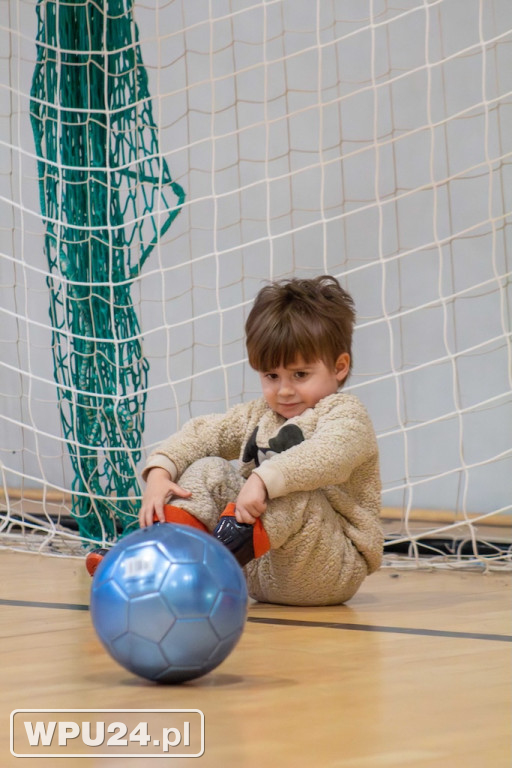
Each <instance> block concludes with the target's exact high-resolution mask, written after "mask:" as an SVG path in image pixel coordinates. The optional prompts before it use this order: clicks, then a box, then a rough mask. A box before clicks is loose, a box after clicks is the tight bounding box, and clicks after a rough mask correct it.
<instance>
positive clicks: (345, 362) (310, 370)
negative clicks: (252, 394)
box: [259, 353, 350, 419]
mask: <svg viewBox="0 0 512 768" xmlns="http://www.w3.org/2000/svg"><path fill="white" fill-rule="evenodd" d="M349 365H350V356H349V355H348V354H347V353H344V354H342V355H340V356H339V358H338V359H337V361H336V364H335V365H333V366H330V365H327V364H326V363H324V361H323V360H316V361H315V362H314V363H305V362H304V361H303V360H302V358H300V357H298V358H297V359H296V360H295V362H294V363H293V364H292V365H289V366H286V367H285V366H279V368H274V369H273V370H271V371H259V376H260V380H261V388H262V392H263V397H264V398H265V400H266V401H267V403H268V405H269V406H270V408H272V410H273V411H275V412H276V413H278V414H279V415H280V416H283V417H284V418H285V419H291V418H292V417H293V416H300V414H301V413H303V412H304V411H305V410H306V409H307V408H313V407H314V406H315V405H316V404H317V403H318V402H320V400H322V399H323V398H324V397H327V396H328V395H334V393H335V392H337V391H338V387H339V386H340V384H341V383H342V382H343V381H344V380H345V379H346V377H347V375H348V371H349Z"/></svg>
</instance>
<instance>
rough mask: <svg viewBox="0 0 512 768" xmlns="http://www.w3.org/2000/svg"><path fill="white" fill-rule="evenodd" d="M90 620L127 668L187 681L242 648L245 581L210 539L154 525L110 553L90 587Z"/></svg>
mask: <svg viewBox="0 0 512 768" xmlns="http://www.w3.org/2000/svg"><path fill="white" fill-rule="evenodd" d="M91 616H92V621H93V625H94V628H95V630H96V632H97V634H98V636H99V638H100V640H101V642H102V643H103V645H104V646H105V648H106V650H107V651H108V652H109V653H110V654H111V656H112V657H113V658H114V659H115V660H116V661H117V662H119V664H121V665H122V666H123V667H125V668H126V669H128V670H130V672H134V673H135V674H136V675H140V676H141V677H145V678H147V679H149V680H156V681H158V682H161V683H181V682H184V681H185V680H191V679H193V678H195V677H200V676H201V675H205V674H206V673H207V672H210V671H211V670H212V669H214V668H215V667H217V666H218V665H219V664H220V663H221V662H222V661H224V659H225V658H226V657H227V656H228V654H229V653H230V652H231V651H232V650H233V648H234V647H235V645H236V644H237V642H238V640H239V639H240V636H241V634H242V632H243V629H244V626H245V620H246V617H247V587H246V583H245V577H244V574H243V572H242V569H241V568H240V566H239V565H238V563H237V562H236V560H235V558H234V557H233V555H232V554H231V552H229V551H228V550H227V549H226V547H224V545H223V544H220V543H219V542H218V541H217V540H216V539H214V538H213V537H212V536H209V535H208V534H206V533H203V532H202V531H199V530H197V529H195V528H189V527H187V526H184V525H173V524H170V523H161V524H160V523H156V524H155V525H152V526H150V527H147V528H141V529H140V530H138V531H135V532H134V533H131V534H129V535H128V536H126V537H125V538H123V539H121V541H120V542H118V543H117V544H116V545H115V546H114V547H113V548H112V549H111V550H110V551H109V552H108V553H107V554H106V555H105V557H104V559H103V561H102V562H101V563H100V565H99V567H98V568H97V570H96V573H95V574H94V578H93V582H92V588H91Z"/></svg>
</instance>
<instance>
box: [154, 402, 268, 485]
mask: <svg viewBox="0 0 512 768" xmlns="http://www.w3.org/2000/svg"><path fill="white" fill-rule="evenodd" d="M253 410H254V407H253V405H252V404H251V403H245V404H240V405H235V406H234V407H233V408H231V409H230V410H229V411H227V412H226V413H224V414H220V413H219V414H212V415H209V416H198V417H196V418H194V419H191V420H190V421H188V422H187V423H186V424H185V425H184V426H183V428H182V429H180V430H179V431H178V432H176V433H175V434H174V435H172V436H171V437H170V438H169V439H168V440H166V441H165V442H164V443H162V445H160V446H159V447H158V448H157V450H156V451H154V452H153V453H152V454H151V456H150V457H149V459H148V461H147V463H146V466H145V467H144V470H143V472H142V477H143V479H144V480H145V479H146V477H147V473H148V472H149V470H150V469H152V468H153V467H163V468H164V469H167V471H168V472H169V473H170V475H171V477H172V479H173V480H177V479H178V478H179V477H180V476H181V475H182V474H183V472H184V471H185V469H186V468H187V467H189V466H190V465H191V464H193V462H194V461H197V460H198V459H202V458H204V457H205V456H219V457H220V458H223V459H226V460H227V461H231V460H233V459H237V458H238V456H239V454H240V448H241V445H242V442H243V439H244V435H245V432H246V429H247V423H248V421H249V420H250V417H251V413H252V411H253Z"/></svg>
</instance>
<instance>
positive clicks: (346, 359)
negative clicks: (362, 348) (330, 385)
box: [334, 352, 350, 384]
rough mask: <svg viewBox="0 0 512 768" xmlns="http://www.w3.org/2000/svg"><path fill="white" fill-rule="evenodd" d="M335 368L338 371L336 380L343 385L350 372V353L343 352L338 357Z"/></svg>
mask: <svg viewBox="0 0 512 768" xmlns="http://www.w3.org/2000/svg"><path fill="white" fill-rule="evenodd" d="M334 368H335V370H336V378H337V379H338V381H339V383H340V384H341V383H342V382H343V381H345V379H346V378H347V376H348V372H349V370H350V355H349V354H348V352H343V353H342V354H341V355H340V356H339V357H338V359H337V360H336V363H335V365H334Z"/></svg>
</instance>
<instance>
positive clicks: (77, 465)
mask: <svg viewBox="0 0 512 768" xmlns="http://www.w3.org/2000/svg"><path fill="white" fill-rule="evenodd" d="M133 5H134V4H133V2H131V0H95V2H89V1H88V0H85V1H84V2H81V3H77V2H71V1H70V0H53V1H52V0H39V1H38V5H37V17H38V32H37V41H36V47H37V63H36V67H35V70H34V74H33V80H32V89H31V112H30V115H31V122H32V129H33V133H34V138H35V146H36V151H37V156H38V176H39V191H40V205H41V211H42V217H43V221H44V225H45V252H46V257H47V260H48V267H49V276H48V280H47V282H48V287H49V293H50V317H51V323H52V329H53V330H52V353H53V364H54V375H55V381H56V383H57V389H58V402H59V409H60V417H61V423H62V429H63V436H64V440H65V442H66V445H67V448H68V452H69V457H70V460H71V465H72V469H73V481H72V488H71V490H72V499H73V501H72V514H73V516H74V517H75V518H76V520H77V522H78V527H79V532H80V534H81V535H82V536H83V537H85V538H89V539H95V540H112V539H115V538H116V537H117V536H119V535H122V534H123V533H125V532H126V531H128V530H129V529H130V528H131V527H133V526H134V525H135V523H136V511H137V503H138V502H137V497H139V496H140V488H139V484H138V480H137V472H136V465H137V462H138V461H139V459H140V457H141V443H142V434H143V431H144V408H145V403H146V392H147V377H148V362H147V360H146V359H145V358H144V354H143V349H142V344H141V335H140V326H139V320H138V317H137V314H136V311H135V308H134V301H133V298H132V290H133V287H134V283H135V281H137V279H138V277H139V275H140V272H141V269H142V267H143V265H144V262H145V261H146V260H147V258H148V256H149V255H150V254H151V251H152V250H153V249H154V247H155V245H156V244H157V242H158V240H159V238H160V237H161V236H162V235H163V234H164V233H165V232H166V231H167V229H168V228H169V227H170V226H171V224H172V222H173V220H174V219H175V217H176V215H177V214H178V213H179V211H180V206H181V205H182V204H183V202H184V198H185V195H184V192H183V189H182V188H181V186H180V185H179V184H177V183H176V182H175V181H173V179H172V178H171V175H170V172H169V168H168V166H167V163H166V162H165V160H164V159H163V158H162V157H161V155H160V151H159V144H158V131H157V126H156V125H155V121H154V119H153V114H152V107H151V100H150V94H149V88H148V77H147V72H146V70H145V68H144V66H143V62H142V57H141V51H140V46H139V42H138V40H139V37H138V29H137V25H136V23H135V21H134V17H133V10H134V8H133Z"/></svg>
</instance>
